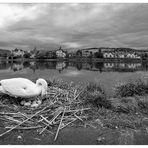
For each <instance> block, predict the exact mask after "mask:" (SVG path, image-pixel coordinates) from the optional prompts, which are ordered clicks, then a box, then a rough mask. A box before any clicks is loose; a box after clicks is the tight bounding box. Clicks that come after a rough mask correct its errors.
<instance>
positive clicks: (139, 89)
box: [115, 80, 148, 97]
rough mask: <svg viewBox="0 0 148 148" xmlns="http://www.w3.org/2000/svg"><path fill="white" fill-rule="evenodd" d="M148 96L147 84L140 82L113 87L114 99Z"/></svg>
mask: <svg viewBox="0 0 148 148" xmlns="http://www.w3.org/2000/svg"><path fill="white" fill-rule="evenodd" d="M146 94H148V84H147V83H144V82H143V81H142V80H138V81H136V82H128V83H122V84H119V85H118V86H116V87H115V96H116V97H119V96H120V97H130V96H135V95H138V96H144V95H146Z"/></svg>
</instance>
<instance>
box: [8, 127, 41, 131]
mask: <svg viewBox="0 0 148 148" xmlns="http://www.w3.org/2000/svg"><path fill="white" fill-rule="evenodd" d="M41 127H43V126H31V127H17V128H15V129H22V130H30V129H37V128H41ZM5 128H10V129H11V128H13V127H11V126H10V127H9V126H7V127H5Z"/></svg>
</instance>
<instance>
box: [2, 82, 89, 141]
mask: <svg viewBox="0 0 148 148" xmlns="http://www.w3.org/2000/svg"><path fill="white" fill-rule="evenodd" d="M84 92H85V88H84V87H83V86H80V85H77V86H76V85H73V86H72V85H71V84H67V85H66V86H65V85H61V84H60V85H57V84H52V85H51V86H50V87H49V88H48V93H47V95H46V96H45V97H43V98H41V97H38V98H37V99H41V100H42V104H41V105H40V106H39V107H38V108H30V107H25V106H21V105H20V104H19V101H18V100H19V99H18V98H17V99H15V98H12V97H10V96H6V95H3V96H1V99H0V100H1V102H0V111H1V112H0V119H1V120H2V121H3V122H2V123H3V126H4V127H5V129H6V131H5V132H4V133H1V134H0V137H2V136H4V135H5V134H7V133H9V132H11V131H12V130H17V129H20V130H29V129H37V131H38V133H39V134H42V133H43V132H45V131H47V132H48V133H49V134H54V135H55V138H54V140H56V139H57V137H58V133H59V131H60V130H61V129H63V128H65V127H67V126H72V123H73V124H74V123H76V121H80V122H82V123H83V122H84V121H85V119H86V118H87V115H86V112H87V111H88V110H89V109H90V108H88V107H86V106H85V107H84V104H83V101H82V100H81V99H80V98H81V96H82V94H83V93H84Z"/></svg>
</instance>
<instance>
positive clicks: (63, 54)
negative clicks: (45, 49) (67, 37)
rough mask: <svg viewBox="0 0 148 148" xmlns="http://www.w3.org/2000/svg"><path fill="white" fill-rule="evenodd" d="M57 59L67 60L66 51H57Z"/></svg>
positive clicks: (60, 49)
mask: <svg viewBox="0 0 148 148" xmlns="http://www.w3.org/2000/svg"><path fill="white" fill-rule="evenodd" d="M56 57H57V58H66V51H64V50H63V49H62V48H61V47H60V48H59V49H58V50H56Z"/></svg>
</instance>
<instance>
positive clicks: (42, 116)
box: [40, 115, 51, 125]
mask: <svg viewBox="0 0 148 148" xmlns="http://www.w3.org/2000/svg"><path fill="white" fill-rule="evenodd" d="M40 117H41V118H42V119H43V120H44V121H46V122H47V123H48V124H49V125H51V122H50V121H48V120H47V119H46V118H45V117H44V116H43V115H40Z"/></svg>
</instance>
